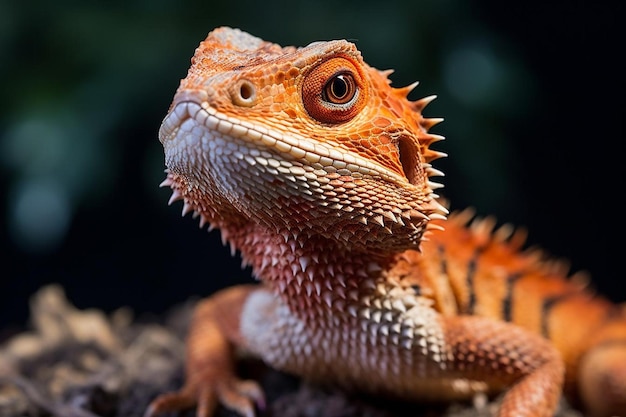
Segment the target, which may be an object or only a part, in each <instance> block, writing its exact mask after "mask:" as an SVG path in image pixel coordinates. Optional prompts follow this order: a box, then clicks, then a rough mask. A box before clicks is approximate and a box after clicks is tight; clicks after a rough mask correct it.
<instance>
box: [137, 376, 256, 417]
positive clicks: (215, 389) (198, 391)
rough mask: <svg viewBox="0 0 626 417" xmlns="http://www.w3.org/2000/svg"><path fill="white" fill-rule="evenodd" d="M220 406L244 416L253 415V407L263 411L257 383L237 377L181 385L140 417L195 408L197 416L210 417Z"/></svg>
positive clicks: (152, 404)
mask: <svg viewBox="0 0 626 417" xmlns="http://www.w3.org/2000/svg"><path fill="white" fill-rule="evenodd" d="M218 403H220V404H222V405H223V406H224V407H226V408H228V409H230V410H233V411H236V412H237V413H239V414H241V415H242V416H244V417H254V416H255V406H256V407H257V408H258V409H260V410H263V409H264V408H265V395H264V394H263V390H262V389H261V387H260V386H259V384H258V383H256V382H255V381H252V380H241V379H238V378H234V377H233V378H229V379H222V380H221V381H220V382H217V383H215V382H211V379H204V380H203V381H202V382H200V383H198V384H197V385H196V386H193V387H190V386H185V387H183V388H182V389H181V390H180V391H177V392H171V393H167V394H163V395H161V396H159V397H157V398H156V399H155V400H153V401H152V403H150V406H149V407H148V409H147V410H146V412H145V414H144V417H157V416H159V415H162V414H165V413H171V412H177V411H183V410H186V409H189V408H191V407H193V406H197V410H196V416H197V417H211V416H212V415H213V413H214V411H215V408H216V407H217V404H218Z"/></svg>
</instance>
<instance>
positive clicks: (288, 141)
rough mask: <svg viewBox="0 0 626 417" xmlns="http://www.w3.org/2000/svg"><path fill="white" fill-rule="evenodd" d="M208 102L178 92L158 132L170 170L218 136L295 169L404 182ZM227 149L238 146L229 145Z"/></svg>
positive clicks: (380, 169) (334, 149)
mask: <svg viewBox="0 0 626 417" xmlns="http://www.w3.org/2000/svg"><path fill="white" fill-rule="evenodd" d="M200 103H202V104H200ZM206 103H207V100H206V92H204V91H201V90H198V91H192V92H190V91H181V92H180V93H178V94H177V96H176V99H175V101H174V104H173V106H172V109H171V110H170V112H169V113H168V115H167V116H166V117H165V119H164V120H163V123H162V124H161V129H160V131H159V140H160V141H161V144H162V145H163V147H164V148H165V154H166V164H167V165H168V167H170V169H171V168H172V166H170V164H173V165H177V164H176V159H177V156H178V155H180V153H181V151H182V150H183V149H182V148H187V150H191V149H193V148H196V149H202V150H209V151H213V150H214V149H216V146H213V147H212V146H211V145H210V144H209V142H210V141H211V140H217V141H218V142H220V138H221V139H222V140H224V141H228V142H231V143H234V142H240V143H241V144H243V146H246V147H248V148H249V149H257V150H258V151H259V153H263V151H265V152H266V153H267V152H269V153H271V154H276V153H279V154H281V159H288V160H291V161H299V162H300V164H299V165H307V166H314V167H315V168H316V169H322V170H326V171H329V172H340V174H341V175H353V176H357V177H362V176H369V177H378V178H382V179H383V180H385V181H386V182H389V183H391V184H398V185H399V184H403V185H406V183H407V180H406V179H405V178H403V177H402V176H400V175H398V174H396V173H394V172H392V171H389V170H388V169H386V168H384V167H382V166H380V165H378V164H376V163H374V162H372V161H370V160H367V159H365V158H363V157H360V156H358V155H355V154H353V153H350V152H341V151H339V150H337V146H333V144H332V143H330V146H329V145H327V144H325V143H321V142H319V141H316V140H313V139H310V138H306V137H304V136H299V135H295V134H293V133H290V134H289V135H285V134H282V133H280V132H277V131H275V130H272V129H270V128H267V127H265V126H261V125H258V124H252V123H250V122H246V121H242V120H239V119H237V118H236V117H232V116H227V115H225V114H223V113H220V112H219V111H217V110H216V109H214V108H213V107H211V106H210V105H208V104H206ZM207 132H208V133H209V134H208V135H207ZM207 139H208V140H207ZM228 146H229V147H231V148H235V147H236V146H235V145H232V144H231V145H228ZM239 151H242V149H239ZM252 153H255V154H256V152H252ZM194 157H197V155H194ZM253 158H257V159H260V161H259V163H261V164H264V163H265V162H266V161H263V160H262V158H259V156H253ZM297 171H299V170H297Z"/></svg>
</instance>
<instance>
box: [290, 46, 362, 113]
mask: <svg viewBox="0 0 626 417" xmlns="http://www.w3.org/2000/svg"><path fill="white" fill-rule="evenodd" d="M366 98H367V89H366V86H365V83H364V81H363V77H362V76H361V73H360V72H359V70H358V68H357V66H356V65H355V64H354V63H353V62H352V61H351V60H349V59H347V58H344V57H336V58H332V59H329V60H327V61H324V62H322V63H320V64H318V65H317V66H316V67H314V68H313V69H312V70H311V71H310V72H309V73H308V74H307V75H306V77H305V79H304V81H303V83H302V102H303V104H304V108H305V109H306V111H307V113H308V114H309V115H310V116H311V117H313V118H314V119H315V120H317V121H319V122H321V123H328V124H339V123H344V122H347V121H348V120H351V119H352V118H354V117H355V116H356V115H357V114H358V113H359V111H361V110H362V109H363V107H364V106H365V101H366Z"/></svg>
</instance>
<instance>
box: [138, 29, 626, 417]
mask: <svg viewBox="0 0 626 417" xmlns="http://www.w3.org/2000/svg"><path fill="white" fill-rule="evenodd" d="M390 74H391V71H379V70H377V69H375V68H372V67H370V66H369V65H367V64H366V63H365V62H364V60H363V58H362V56H361V53H360V52H359V51H358V50H357V48H356V47H355V45H354V44H352V43H350V42H347V41H345V40H335V41H329V42H315V43H312V44H310V45H308V46H306V47H302V48H295V47H281V46H279V45H277V44H273V43H270V42H266V41H263V40H261V39H259V38H257V37H254V36H252V35H249V34H247V33H245V32H243V31H240V30H238V29H231V28H227V27H222V28H217V29H215V30H213V31H212V32H211V33H210V34H209V35H208V37H207V38H206V40H204V41H203V42H202V43H201V44H200V46H199V47H198V48H197V49H196V51H195V55H194V56H193V58H192V63H191V68H190V69H189V72H188V75H187V77H186V78H185V79H183V80H182V81H181V83H180V86H179V88H178V90H177V92H176V95H175V97H174V101H173V104H172V105H171V107H170V109H169V113H168V114H167V116H166V117H165V119H164V120H163V123H162V125H161V129H160V132H159V138H160V141H161V143H162V145H163V148H164V151H165V163H166V165H167V170H166V172H167V178H166V180H165V181H164V182H163V184H162V185H164V186H168V187H171V189H172V191H173V194H172V197H171V200H170V203H172V202H173V201H176V200H182V201H183V215H184V214H186V213H190V212H193V213H194V215H195V216H198V217H199V221H200V224H201V226H202V225H205V224H209V225H210V226H209V227H210V228H218V229H219V230H220V231H221V234H222V239H223V240H224V241H225V242H229V243H230V245H231V246H232V248H233V250H238V251H239V252H240V253H241V257H242V259H243V262H244V263H245V264H247V265H250V266H251V267H252V271H253V273H254V275H255V276H256V277H257V278H258V279H259V280H260V281H261V283H262V285H248V286H237V287H233V288H230V289H225V290H222V291H220V292H218V293H216V294H214V295H212V296H211V297H209V298H207V299H205V300H203V301H202V302H201V303H200V304H199V306H198V307H197V309H196V312H195V315H194V318H193V320H192V324H191V329H190V332H189V335H188V342H187V343H188V344H187V346H188V351H187V367H186V372H187V376H186V383H185V384H184V386H183V387H182V389H181V390H180V391H178V392H174V393H169V394H164V395H162V396H160V397H158V398H157V399H155V400H154V401H153V402H152V404H151V405H150V407H149V409H148V410H147V411H146V415H147V416H157V415H160V414H162V413H165V412H172V411H177V410H183V409H186V408H190V407H193V406H197V415H198V416H200V417H207V416H211V415H212V414H213V412H214V410H215V407H216V405H217V404H218V403H221V404H223V405H225V406H226V407H227V408H230V409H233V410H235V411H237V412H239V413H241V414H242V415H245V416H253V415H255V406H262V405H263V403H264V397H263V392H262V390H261V388H260V387H259V385H258V384H257V383H256V382H254V381H250V380H242V379H240V378H239V377H238V376H237V375H236V372H235V370H234V362H235V348H243V349H245V350H247V351H249V352H251V353H252V354H254V355H257V356H259V357H260V358H262V359H263V360H264V361H265V362H266V363H268V364H269V365H271V366H273V367H275V368H277V369H280V370H283V371H286V372H289V373H293V374H297V375H301V376H303V377H304V378H307V379H308V380H311V381H317V382H320V383H333V384H335V385H336V386H339V387H343V388H345V389H349V390H360V391H365V392H370V393H374V394H376V395H387V396H393V397H396V398H404V399H410V400H415V401H429V400H438V401H441V400H444V401H448V400H457V399H466V398H469V397H471V396H473V395H475V394H476V393H487V394H494V393H498V392H503V391H504V392H505V394H504V397H503V400H502V403H501V407H500V409H499V414H498V415H499V416H502V417H504V416H507V417H512V416H517V417H519V416H535V417H538V416H550V415H553V414H554V412H555V409H556V408H557V405H558V401H559V399H560V397H561V395H562V393H563V392H564V393H565V394H566V395H568V396H569V398H570V399H571V400H572V401H575V403H576V404H579V405H580V406H581V407H582V408H584V409H585V410H586V411H587V412H589V413H590V414H591V415H593V416H609V415H614V414H620V415H626V317H625V314H624V312H623V310H622V309H620V308H618V307H617V306H616V305H614V304H612V303H610V302H609V301H607V300H606V299H604V298H601V297H600V296H596V295H593V294H592V293H591V292H590V291H588V290H586V289H585V288H584V285H582V284H581V281H580V280H578V279H576V277H577V275H574V276H569V277H568V273H567V271H566V268H563V267H562V264H559V263H558V262H551V261H547V260H543V257H542V256H539V255H538V254H537V253H536V252H531V251H529V250H524V249H523V248H522V246H523V244H524V236H523V233H522V232H520V231H519V230H515V229H513V228H511V227H510V226H507V225H505V226H501V227H498V228H495V221H494V220H493V219H492V218H490V217H487V218H482V219H481V218H476V217H474V216H473V215H472V213H471V212H469V211H467V210H466V211H462V212H457V213H452V214H451V215H449V216H448V214H449V213H448V211H447V209H446V207H444V205H443V204H442V203H441V202H440V201H439V200H440V199H439V197H438V195H437V194H436V193H435V191H434V190H436V189H437V188H439V187H440V185H439V184H438V183H436V182H434V181H433V180H432V177H435V176H440V175H443V174H442V173H441V172H440V171H438V170H437V169H435V168H434V167H433V166H432V165H431V163H432V162H433V160H435V159H437V158H440V157H442V156H444V154H443V153H442V152H440V151H437V150H433V149H431V145H432V144H433V143H435V142H438V141H439V140H441V139H443V138H442V137H441V136H439V135H436V134H433V133H429V129H430V128H432V127H433V126H434V125H436V124H437V123H439V122H440V121H441V120H442V119H438V118H427V117H424V115H423V114H422V111H423V109H424V107H425V106H426V105H427V104H428V103H429V102H430V101H431V100H432V99H433V98H434V97H426V98H423V99H420V100H417V101H410V100H408V99H407V95H408V94H409V92H411V90H413V88H414V87H415V85H416V84H417V83H416V84H413V85H409V86H407V87H402V88H394V87H392V86H391V83H390V81H389V79H388V76H389V75H390ZM207 275H210V273H207Z"/></svg>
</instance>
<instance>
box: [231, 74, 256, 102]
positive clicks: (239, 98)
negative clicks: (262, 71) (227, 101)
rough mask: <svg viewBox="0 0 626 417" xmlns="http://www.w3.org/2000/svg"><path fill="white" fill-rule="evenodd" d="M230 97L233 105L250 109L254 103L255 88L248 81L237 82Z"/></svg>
mask: <svg viewBox="0 0 626 417" xmlns="http://www.w3.org/2000/svg"><path fill="white" fill-rule="evenodd" d="M231 97H232V100H233V103H234V104H236V105H238V106H243V107H250V106H252V105H253V104H254V102H255V101H256V87H255V86H254V84H252V82H250V81H248V80H239V82H238V83H236V84H235V88H234V89H233V91H232V92H231Z"/></svg>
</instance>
